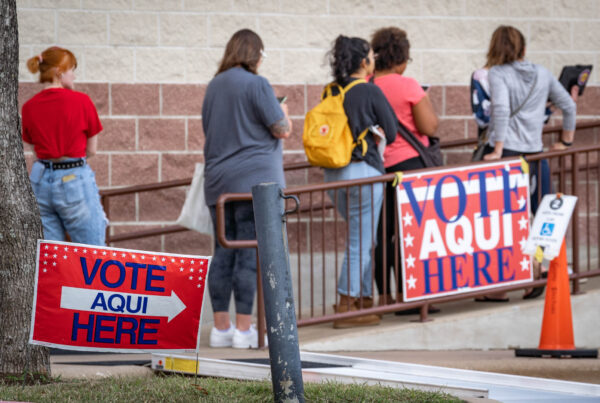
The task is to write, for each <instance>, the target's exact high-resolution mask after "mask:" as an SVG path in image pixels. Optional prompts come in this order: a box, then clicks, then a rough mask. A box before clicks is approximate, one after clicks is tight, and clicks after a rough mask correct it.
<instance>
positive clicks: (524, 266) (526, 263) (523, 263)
mask: <svg viewBox="0 0 600 403" xmlns="http://www.w3.org/2000/svg"><path fill="white" fill-rule="evenodd" d="M527 270H529V259H527V258H526V257H523V260H521V271H527Z"/></svg>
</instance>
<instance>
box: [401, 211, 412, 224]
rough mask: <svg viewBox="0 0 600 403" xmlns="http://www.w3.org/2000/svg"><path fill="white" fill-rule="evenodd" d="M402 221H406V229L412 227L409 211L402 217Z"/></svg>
mask: <svg viewBox="0 0 600 403" xmlns="http://www.w3.org/2000/svg"><path fill="white" fill-rule="evenodd" d="M402 220H403V221H404V226H405V227H409V226H411V225H412V216H411V215H410V214H409V212H408V211H407V212H406V214H405V215H404V217H402Z"/></svg>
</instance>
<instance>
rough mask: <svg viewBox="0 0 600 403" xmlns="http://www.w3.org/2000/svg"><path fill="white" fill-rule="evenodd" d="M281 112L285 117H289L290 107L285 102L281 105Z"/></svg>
mask: <svg viewBox="0 0 600 403" xmlns="http://www.w3.org/2000/svg"><path fill="white" fill-rule="evenodd" d="M281 110H283V113H284V114H285V116H289V112H288V106H287V104H286V103H285V102H284V103H282V104H281Z"/></svg>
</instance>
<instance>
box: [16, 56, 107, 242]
mask: <svg viewBox="0 0 600 403" xmlns="http://www.w3.org/2000/svg"><path fill="white" fill-rule="evenodd" d="M27 68H28V69H29V71H31V72H32V73H34V74H35V73H38V72H39V73H40V83H46V87H45V88H44V89H43V90H42V91H40V92H39V93H37V94H36V95H34V96H33V97H32V98H31V99H30V100H28V101H27V102H26V103H25V104H24V105H23V110H22V126H23V141H24V142H25V143H26V144H29V145H32V146H33V152H34V154H35V156H36V158H37V160H36V161H35V162H34V164H33V167H32V169H31V175H30V180H31V186H32V188H33V191H34V193H35V196H36V198H37V201H38V206H39V209H40V215H41V217H42V224H43V227H44V239H50V240H56V241H63V240H65V233H68V234H69V237H70V238H71V240H72V241H73V242H78V243H84V244H90V245H104V244H105V236H106V225H107V224H108V220H107V219H106V215H105V214H104V210H103V209H102V205H101V204H100V195H99V193H98V187H97V186H96V179H95V175H94V172H93V171H92V169H91V168H90V167H89V165H88V164H87V162H86V158H89V157H91V156H93V155H94V154H96V147H97V137H96V135H97V134H98V133H100V132H101V131H102V124H101V123H100V119H99V118H98V112H97V111H96V108H95V106H94V104H93V103H92V101H91V99H90V98H89V97H88V96H87V95H86V94H84V93H81V92H77V91H73V81H74V80H75V69H76V68H77V59H76V58H75V56H74V55H73V53H71V52H70V51H69V50H67V49H63V48H59V47H51V48H48V49H46V50H44V51H43V52H42V53H41V54H39V55H37V56H34V57H32V58H30V59H29V60H28V61H27ZM28 148H30V149H31V147H28Z"/></svg>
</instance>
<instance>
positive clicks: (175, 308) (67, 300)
mask: <svg viewBox="0 0 600 403" xmlns="http://www.w3.org/2000/svg"><path fill="white" fill-rule="evenodd" d="M60 307H61V308H63V309H74V310H77V311H88V312H111V313H121V314H127V315H139V316H163V317H164V316H166V317H167V318H168V320H167V322H170V321H171V320H172V319H173V318H174V317H176V316H177V315H179V314H180V313H181V312H182V311H183V310H184V309H185V308H186V306H185V304H184V303H183V302H182V301H181V300H180V299H179V297H178V296H177V294H175V291H171V295H170V296H162V295H144V294H130V293H125V292H112V291H102V290H90V289H87V288H75V287H64V286H63V287H62V292H61V298H60ZM92 307H93V308H92Z"/></svg>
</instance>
